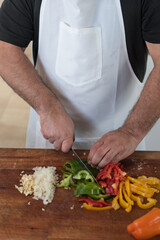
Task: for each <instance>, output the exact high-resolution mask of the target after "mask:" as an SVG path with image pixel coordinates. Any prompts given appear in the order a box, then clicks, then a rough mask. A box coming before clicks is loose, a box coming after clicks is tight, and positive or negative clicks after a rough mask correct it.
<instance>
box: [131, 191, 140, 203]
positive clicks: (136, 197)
mask: <svg viewBox="0 0 160 240" xmlns="http://www.w3.org/2000/svg"><path fill="white" fill-rule="evenodd" d="M138 198H140V199H142V200H143V197H141V196H140V197H139V196H136V195H134V194H133V193H131V199H132V200H133V201H135V202H137V200H138Z"/></svg>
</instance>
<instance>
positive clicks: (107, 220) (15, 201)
mask: <svg viewBox="0 0 160 240" xmlns="http://www.w3.org/2000/svg"><path fill="white" fill-rule="evenodd" d="M78 153H79V154H80V156H81V157H83V158H84V157H86V156H84V151H78ZM86 153H87V152H86ZM72 159H74V156H73V155H72V153H71V152H70V153H67V154H63V153H60V152H56V151H54V150H35V149H34V150H33V149H32V150H27V149H0V240H26V239H27V240H46V239H49V240H53V239H54V240H66V239H68V240H99V239H103V240H104V239H105V240H131V239H132V240H133V238H132V237H131V236H130V235H129V234H128V233H127V230H126V227H127V225H128V224H129V223H131V222H132V221H133V220H134V219H136V218H138V217H140V216H142V215H144V214H145V213H147V212H148V211H149V210H143V209H139V208H138V207H136V206H134V208H133V210H132V212H131V213H126V212H125V211H124V209H120V210H118V211H115V210H107V211H99V212H98V211H87V210H85V209H83V208H81V205H82V204H81V203H79V202H78V201H77V198H76V197H74V195H73V190H64V189H57V190H56V194H55V198H54V200H53V202H52V203H51V204H48V205H47V206H44V205H43V203H42V201H41V200H38V201H37V200H34V199H32V197H31V196H28V197H25V196H24V195H21V194H20V193H19V192H18V191H17V190H16V189H15V187H14V185H15V184H16V185H18V184H19V179H20V173H21V171H22V170H23V171H25V173H27V174H29V173H32V168H33V167H35V166H56V167H57V171H58V173H59V174H60V169H61V166H62V164H63V163H64V162H66V161H68V160H72ZM123 164H124V170H125V171H126V172H127V173H128V174H129V175H130V176H133V177H137V176H140V175H146V176H154V177H158V178H160V171H159V169H160V152H135V153H134V154H132V155H131V156H130V157H129V158H128V159H126V160H124V161H123ZM156 198H157V200H158V203H157V205H156V206H157V207H160V195H158V194H157V195H156ZM29 201H30V202H31V205H28V202H29ZM73 205H74V209H73V210H71V209H70V208H71V207H72V206H73ZM42 208H44V209H45V211H42ZM153 239H154V240H158V239H160V236H157V237H155V238H153Z"/></svg>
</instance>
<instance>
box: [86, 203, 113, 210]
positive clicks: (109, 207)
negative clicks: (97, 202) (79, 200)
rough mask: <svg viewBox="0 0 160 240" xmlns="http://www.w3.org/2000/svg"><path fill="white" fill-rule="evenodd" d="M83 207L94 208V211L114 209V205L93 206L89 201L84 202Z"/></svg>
mask: <svg viewBox="0 0 160 240" xmlns="http://www.w3.org/2000/svg"><path fill="white" fill-rule="evenodd" d="M83 207H84V208H85V209H87V210H94V211H104V210H109V209H112V206H107V207H92V206H90V205H88V204H87V203H83Z"/></svg>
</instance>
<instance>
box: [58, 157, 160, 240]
mask: <svg viewBox="0 0 160 240" xmlns="http://www.w3.org/2000/svg"><path fill="white" fill-rule="evenodd" d="M83 161H84V163H85V164H86V165H87V167H88V168H89V170H90V171H91V172H92V174H93V175H94V176H95V177H96V179H97V181H98V183H99V185H98V184H97V183H95V182H94V179H93V177H92V176H91V175H90V174H89V172H88V171H86V170H83V168H82V166H81V165H80V164H79V162H78V161H77V160H73V161H69V162H66V163H65V164H63V168H64V170H61V172H62V180H61V182H60V184H58V185H57V187H64V188H72V187H74V188H75V190H74V195H75V196H77V197H80V198H79V202H83V207H84V208H85V209H87V210H108V209H114V210H118V209H119V208H120V207H122V208H124V209H125V211H126V212H128V213H129V212H131V210H132V208H133V205H134V204H135V203H136V204H137V206H139V207H140V208H142V209H148V208H151V207H153V206H154V205H156V203H157V200H156V199H154V198H153V196H154V194H155V193H159V190H160V179H158V178H155V177H148V178H147V177H146V176H140V177H138V178H133V177H130V176H128V175H127V173H126V172H124V171H123V170H122V168H123V166H122V165H120V164H117V165H115V164H112V163H109V164H107V165H106V166H105V168H104V169H103V170H102V171H98V170H97V169H94V168H92V167H91V166H90V165H88V163H87V160H86V159H83ZM108 199H109V200H111V201H110V203H108V202H107V200H108ZM127 231H128V233H130V234H131V235H133V236H134V237H135V238H136V239H137V240H143V239H149V238H151V237H153V236H156V235H159V234H160V209H158V208H153V209H152V210H151V211H150V212H148V213H147V214H146V215H144V216H142V217H141V218H139V219H136V220H135V221H134V222H133V223H131V224H129V225H128V226H127Z"/></svg>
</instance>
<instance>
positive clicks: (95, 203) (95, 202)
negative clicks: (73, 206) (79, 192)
mask: <svg viewBox="0 0 160 240" xmlns="http://www.w3.org/2000/svg"><path fill="white" fill-rule="evenodd" d="M78 201H79V202H85V203H87V204H88V205H89V206H91V207H106V206H111V204H108V203H106V202H105V201H104V199H103V198H101V199H100V200H93V199H91V198H90V197H88V198H80V199H78Z"/></svg>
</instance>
